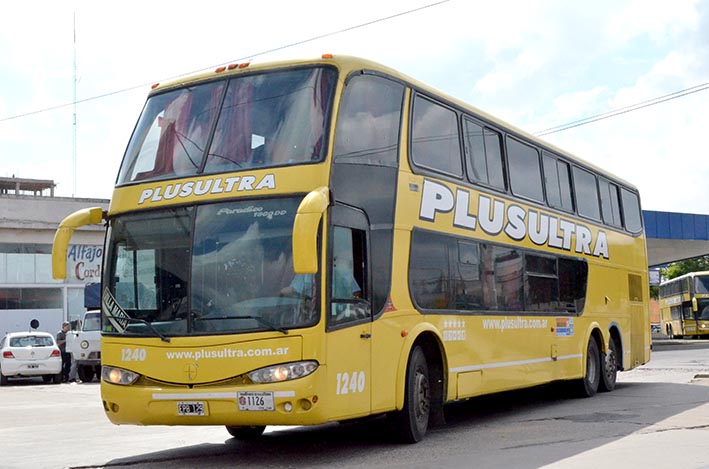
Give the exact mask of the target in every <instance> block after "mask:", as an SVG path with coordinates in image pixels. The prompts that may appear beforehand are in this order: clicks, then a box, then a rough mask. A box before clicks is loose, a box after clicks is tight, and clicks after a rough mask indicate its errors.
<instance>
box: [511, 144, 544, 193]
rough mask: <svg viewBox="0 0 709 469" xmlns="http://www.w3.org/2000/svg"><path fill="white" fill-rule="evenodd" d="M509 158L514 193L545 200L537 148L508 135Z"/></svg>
mask: <svg viewBox="0 0 709 469" xmlns="http://www.w3.org/2000/svg"><path fill="white" fill-rule="evenodd" d="M507 159H508V162H509V165H510V185H511V186H512V193H513V194H514V195H518V196H521V197H527V198H529V199H532V200H536V201H538V202H544V192H543V189H542V171H541V167H540V164H539V153H538V152H537V149H536V148H534V147H532V146H530V145H527V144H525V143H522V142H520V141H518V140H515V139H513V138H509V137H507Z"/></svg>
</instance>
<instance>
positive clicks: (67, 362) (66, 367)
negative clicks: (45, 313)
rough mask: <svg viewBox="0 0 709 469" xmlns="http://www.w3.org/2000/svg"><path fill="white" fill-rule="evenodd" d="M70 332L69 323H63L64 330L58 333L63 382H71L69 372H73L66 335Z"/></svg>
mask: <svg viewBox="0 0 709 469" xmlns="http://www.w3.org/2000/svg"><path fill="white" fill-rule="evenodd" d="M67 332H69V323H68V322H66V321H64V322H63V323H62V330H61V331H59V332H57V346H58V347H59V351H60V352H61V353H62V382H64V383H66V382H67V381H69V371H70V370H71V353H69V352H67V351H66V334H67Z"/></svg>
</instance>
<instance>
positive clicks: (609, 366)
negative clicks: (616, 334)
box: [598, 337, 618, 392]
mask: <svg viewBox="0 0 709 469" xmlns="http://www.w3.org/2000/svg"><path fill="white" fill-rule="evenodd" d="M617 379H618V347H616V345H615V340H614V339H613V337H611V338H610V340H609V342H608V353H604V354H603V357H602V358H601V381H600V383H599V388H598V390H599V391H601V392H610V391H612V390H614V389H615V383H616V380H617Z"/></svg>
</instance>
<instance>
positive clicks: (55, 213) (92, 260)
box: [0, 177, 109, 336]
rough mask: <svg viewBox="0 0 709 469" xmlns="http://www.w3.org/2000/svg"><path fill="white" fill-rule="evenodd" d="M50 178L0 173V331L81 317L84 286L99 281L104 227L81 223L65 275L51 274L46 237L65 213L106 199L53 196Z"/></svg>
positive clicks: (47, 327) (51, 326) (49, 327)
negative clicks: (61, 277)
mask: <svg viewBox="0 0 709 469" xmlns="http://www.w3.org/2000/svg"><path fill="white" fill-rule="evenodd" d="M54 187H55V184H54V181H48V180H36V179H20V178H14V177H13V178H0V336H2V335H4V334H5V333H6V332H10V331H18V330H26V329H29V322H30V320H31V319H37V320H39V322H40V327H39V330H42V331H46V332H50V333H52V334H54V333H56V332H57V331H58V330H59V329H60V328H61V323H62V322H63V321H66V320H68V321H70V322H75V321H77V320H79V319H81V317H82V315H83V313H84V311H85V308H84V286H85V285H87V284H89V283H95V282H100V280H101V278H100V274H101V259H102V255H103V241H104V234H105V230H104V228H103V227H102V226H98V225H94V226H87V227H82V228H80V229H78V230H76V232H75V233H74V236H73V237H72V240H71V243H72V244H70V246H69V250H68V252H67V277H66V280H54V279H53V278H52V242H53V240H54V233H55V232H56V230H57V227H58V226H59V223H60V222H61V221H62V220H63V219H64V217H66V216H67V215H69V214H71V213H73V212H75V211H77V210H80V209H82V208H87V207H102V208H103V209H104V210H107V209H108V204H109V201H108V200H107V199H89V198H71V197H54Z"/></svg>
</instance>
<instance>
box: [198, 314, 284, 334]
mask: <svg viewBox="0 0 709 469" xmlns="http://www.w3.org/2000/svg"><path fill="white" fill-rule="evenodd" d="M199 319H200V320H202V321H214V320H216V319H253V320H254V321H256V322H259V323H261V324H263V325H264V326H266V327H270V328H271V330H273V331H278V332H281V333H282V334H285V335H288V329H285V328H283V327H280V326H276V325H275V324H273V323H272V322H271V321H268V320H266V319H264V318H262V317H261V316H251V315H241V314H240V315H238V316H216V317H210V318H199Z"/></svg>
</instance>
